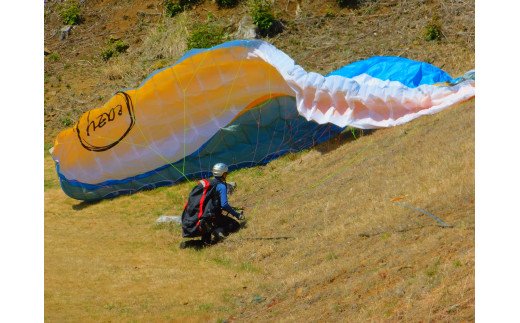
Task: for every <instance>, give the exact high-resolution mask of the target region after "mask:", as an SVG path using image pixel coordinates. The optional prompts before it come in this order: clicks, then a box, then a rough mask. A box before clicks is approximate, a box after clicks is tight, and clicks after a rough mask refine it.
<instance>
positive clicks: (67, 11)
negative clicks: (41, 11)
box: [60, 1, 81, 25]
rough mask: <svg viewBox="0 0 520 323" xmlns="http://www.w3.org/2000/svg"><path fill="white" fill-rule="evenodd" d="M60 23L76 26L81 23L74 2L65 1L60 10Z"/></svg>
mask: <svg viewBox="0 0 520 323" xmlns="http://www.w3.org/2000/svg"><path fill="white" fill-rule="evenodd" d="M60 18H61V21H62V22H63V23H64V24H65V25H77V24H79V23H80V21H81V9H80V7H79V4H78V3H77V2H75V1H67V2H65V3H64V4H63V6H62V8H61V10H60Z"/></svg>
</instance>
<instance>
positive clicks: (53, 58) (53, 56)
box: [47, 53, 60, 62]
mask: <svg viewBox="0 0 520 323" xmlns="http://www.w3.org/2000/svg"><path fill="white" fill-rule="evenodd" d="M47 57H48V59H49V61H51V62H57V61H59V60H60V55H58V54H57V53H52V54H49V56H47Z"/></svg>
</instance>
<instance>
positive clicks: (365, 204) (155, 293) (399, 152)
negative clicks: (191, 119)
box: [45, 101, 474, 321]
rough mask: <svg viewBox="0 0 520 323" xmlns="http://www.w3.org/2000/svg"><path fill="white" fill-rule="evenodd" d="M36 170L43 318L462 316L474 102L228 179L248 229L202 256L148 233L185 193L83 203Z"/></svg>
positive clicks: (466, 312) (465, 310)
mask: <svg viewBox="0 0 520 323" xmlns="http://www.w3.org/2000/svg"><path fill="white" fill-rule="evenodd" d="M45 160H46V163H45V169H46V173H45V174H46V175H45V177H46V182H45V183H46V185H45V316H46V320H49V321H67V320H73V321H84V320H95V321H100V320H103V321H107V320H130V319H135V320H138V321H143V320H146V321H149V320H159V321H160V320H166V319H179V320H183V319H188V318H189V319H190V320H195V321H197V320H210V321H215V320H217V319H225V318H230V317H235V318H237V319H241V320H246V321H257V320H259V319H262V320H265V319H268V320H276V321H278V320H282V321H284V320H288V321H302V320H306V321H307V320H318V319H324V320H335V319H342V318H345V317H348V318H349V320H352V321H356V320H361V319H392V320H393V319H398V318H403V319H408V320H414V321H415V320H429V319H435V320H441V319H450V320H455V321H460V320H473V319H474V101H469V102H467V103H465V104H463V105H460V106H457V107H453V108H450V109H448V110H446V111H444V112H442V113H439V114H437V115H434V116H427V117H422V118H420V119H417V120H415V121H413V122H411V123H409V124H407V125H404V126H401V127H397V128H391V129H384V130H378V131H375V132H372V133H371V134H365V135H364V136H362V137H360V138H358V139H357V140H352V138H347V137H345V138H338V139H337V140H334V141H332V142H329V143H326V144H324V145H321V146H319V147H316V148H315V149H311V150H309V151H306V152H302V153H299V154H292V155H288V156H286V157H283V158H281V159H279V160H276V161H274V162H272V163H270V164H269V165H267V166H265V167H256V168H251V169H244V170H240V171H237V172H234V173H232V174H231V180H234V181H237V182H238V184H239V190H238V191H237V193H236V195H234V196H232V203H233V204H235V205H237V206H243V207H245V208H246V213H247V216H248V218H249V221H248V223H247V227H246V228H245V229H244V230H242V231H241V232H239V233H237V234H235V235H233V236H231V237H230V238H229V239H228V240H227V241H225V242H224V243H223V244H220V245H216V246H214V247H212V248H209V249H205V250H202V251H195V250H179V249H178V244H179V242H180V241H181V238H180V228H179V227H177V226H163V227H157V226H155V225H154V221H155V219H156V218H157V217H158V216H159V215H161V214H179V213H180V210H181V208H182V205H183V201H184V199H185V197H186V196H187V194H188V192H189V190H190V188H191V184H189V183H188V184H183V185H179V186H174V187H167V188H162V189H158V190H154V191H150V192H143V193H139V194H135V195H132V196H126V197H121V198H117V199H114V200H107V201H102V202H100V203H97V204H93V205H85V204H82V203H79V202H78V201H75V200H72V199H70V198H68V197H66V196H65V195H64V193H63V192H62V191H61V190H60V188H59V187H58V185H57V182H56V179H55V175H54V174H53V172H52V167H53V166H52V160H51V159H50V158H49V156H48V155H46V159H45ZM399 196H404V200H402V201H404V202H406V203H409V204H410V205H414V206H417V207H420V208H424V209H427V210H428V211H430V212H432V213H433V214H435V215H437V216H439V217H441V218H442V219H443V220H445V221H446V222H448V223H450V224H452V225H454V227H453V228H445V229H443V228H440V227H438V226H436V225H435V222H434V221H433V220H432V219H431V218H429V217H426V216H424V215H421V213H419V212H416V211H413V210H410V209H406V208H403V207H400V206H397V205H396V204H394V203H393V202H392V201H391V199H392V198H395V197H399Z"/></svg>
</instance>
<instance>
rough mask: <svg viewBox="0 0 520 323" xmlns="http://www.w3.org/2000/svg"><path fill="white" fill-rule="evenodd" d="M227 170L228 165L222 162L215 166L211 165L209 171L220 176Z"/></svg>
mask: <svg viewBox="0 0 520 323" xmlns="http://www.w3.org/2000/svg"><path fill="white" fill-rule="evenodd" d="M227 171H228V166H227V165H226V164H224V163H218V164H215V166H213V169H212V170H211V172H212V173H213V176H215V177H220V176H222V175H224V173H227Z"/></svg>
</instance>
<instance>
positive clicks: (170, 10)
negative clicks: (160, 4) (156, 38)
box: [164, 0, 182, 17]
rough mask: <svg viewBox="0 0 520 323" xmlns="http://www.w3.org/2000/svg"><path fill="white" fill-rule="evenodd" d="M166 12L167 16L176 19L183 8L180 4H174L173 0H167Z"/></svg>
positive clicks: (165, 4) (165, 2)
mask: <svg viewBox="0 0 520 323" xmlns="http://www.w3.org/2000/svg"><path fill="white" fill-rule="evenodd" d="M164 10H165V11H166V15H167V16H168V17H174V16H175V15H177V14H179V13H181V12H182V6H181V5H180V4H178V3H175V2H173V1H172V0H165V1H164Z"/></svg>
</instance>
